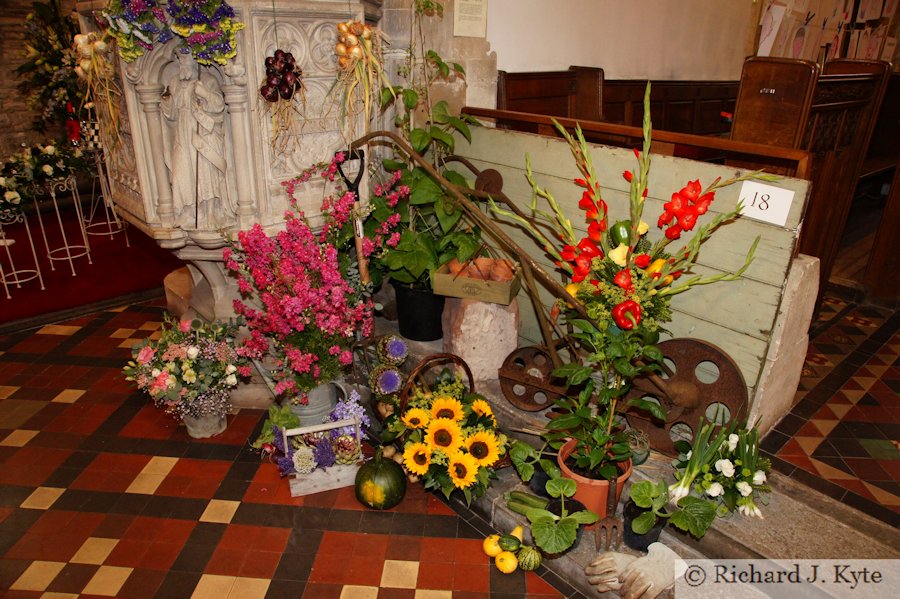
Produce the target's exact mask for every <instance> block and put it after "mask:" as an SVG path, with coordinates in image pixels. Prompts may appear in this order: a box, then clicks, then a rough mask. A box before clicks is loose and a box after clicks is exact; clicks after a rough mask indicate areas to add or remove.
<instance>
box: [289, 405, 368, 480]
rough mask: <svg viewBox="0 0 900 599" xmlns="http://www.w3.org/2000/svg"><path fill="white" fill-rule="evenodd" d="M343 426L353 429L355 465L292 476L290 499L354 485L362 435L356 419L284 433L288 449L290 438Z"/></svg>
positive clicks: (290, 430)
mask: <svg viewBox="0 0 900 599" xmlns="http://www.w3.org/2000/svg"><path fill="white" fill-rule="evenodd" d="M344 426H352V427H354V431H355V432H354V438H355V439H356V445H357V447H359V449H360V454H359V456H360V457H359V460H358V461H357V462H356V463H355V464H335V465H334V466H331V467H329V468H326V469H324V470H323V469H320V468H316V469H315V470H313V471H312V472H310V473H309V474H294V475H293V476H292V477H291V480H290V485H291V497H302V496H303V495H312V494H313V493H321V492H322V491H330V490H331V489H340V488H343V487H349V486H350V485H352V484H354V482H355V481H356V472H357V471H358V470H359V467H360V465H361V464H362V462H363V457H362V433H361V431H360V428H359V419H357V418H348V419H346V420H337V421H335V422H327V423H325V424H317V425H313V426H301V427H297V428H289V429H286V430H285V431H284V446H285V447H288V446H289V443H290V438H291V437H296V436H299V435H308V434H313V433H322V432H326V431H330V430H333V429H336V428H341V427H344Z"/></svg>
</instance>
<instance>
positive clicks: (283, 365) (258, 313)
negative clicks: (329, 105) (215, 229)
mask: <svg viewBox="0 0 900 599" xmlns="http://www.w3.org/2000/svg"><path fill="white" fill-rule="evenodd" d="M343 159H344V156H343V154H342V153H338V154H337V155H335V159H334V160H332V162H331V163H330V164H327V165H325V164H318V165H315V166H313V167H310V168H309V169H307V170H305V171H303V173H301V174H300V175H298V176H297V177H295V178H293V179H291V180H290V181H287V182H285V183H284V187H285V190H286V192H287V194H288V197H289V199H290V202H291V206H292V208H293V210H290V211H288V212H286V213H285V228H284V230H283V231H281V232H279V233H278V234H277V235H275V237H269V236H267V235H266V233H265V232H264V231H263V229H262V227H260V226H259V225H254V226H253V227H252V228H251V229H250V230H249V231H241V232H240V233H238V239H237V243H234V244H232V246H231V247H230V248H226V249H225V253H224V258H225V266H226V267H227V268H228V269H229V270H230V271H231V272H232V273H233V274H234V275H235V276H236V278H237V284H238V289H239V290H240V292H241V294H242V295H243V296H244V297H245V298H248V299H251V300H252V301H251V302H245V301H242V300H236V301H235V304H234V309H235V312H236V313H237V314H240V315H241V316H243V317H244V319H245V320H246V324H247V327H248V329H249V331H250V335H249V336H248V337H247V338H246V339H245V341H244V343H243V345H242V346H241V347H240V348H238V351H239V352H240V353H241V355H243V356H246V357H250V358H254V359H260V358H262V357H264V356H266V355H272V356H274V358H275V369H274V372H273V373H272V374H273V379H274V380H275V383H276V384H275V392H276V393H277V394H279V395H285V396H288V397H291V398H292V400H295V401H297V402H299V403H305V402H306V397H305V392H306V391H309V390H310V389H312V388H314V387H316V386H317V385H319V384H322V383H325V382H328V381H331V380H334V379H335V378H336V377H337V376H338V375H339V374H340V372H341V370H343V369H344V368H345V367H347V366H349V365H350V364H351V363H352V361H353V356H352V353H351V352H350V346H351V345H352V344H353V342H354V341H355V340H356V339H357V336H358V335H361V336H368V335H371V333H372V307H373V304H372V301H371V299H369V294H370V291H371V290H370V286H367V285H366V284H363V283H361V282H360V281H359V278H358V275H357V274H356V272H355V264H354V260H355V259H356V258H357V257H356V256H353V255H352V247H353V224H354V221H355V220H356V219H357V218H360V219H365V218H366V216H368V213H367V212H366V211H365V210H366V209H363V212H362V213H360V212H358V210H359V209H358V208H357V207H355V199H356V198H355V196H354V195H353V194H352V193H350V192H347V191H343V190H338V191H337V192H335V193H332V194H331V195H328V196H327V197H325V198H324V199H323V201H322V214H323V216H324V225H323V227H322V228H321V230H319V231H318V232H314V231H313V230H312V229H311V228H310V226H309V223H308V222H307V220H306V218H305V216H304V214H303V213H302V212H301V211H300V210H298V209H297V201H296V198H295V197H294V194H295V192H296V190H297V189H298V187H299V186H300V185H302V184H304V183H306V182H307V181H309V180H310V179H311V178H312V176H313V175H314V174H315V173H316V172H319V174H320V175H321V177H322V178H324V179H325V180H326V181H329V182H333V181H335V178H336V177H335V175H336V173H337V165H338V164H340V163H341V162H342V161H343ZM392 184H393V183H392ZM380 189H381V191H382V192H386V193H387V194H391V193H399V192H396V191H394V190H392V189H390V186H388V188H384V187H380ZM398 221H399V216H398V217H397V219H395V222H398ZM391 234H392V233H391V226H390V225H388V226H386V227H382V228H380V229H379V230H378V231H376V232H375V234H374V235H373V237H371V238H367V239H365V240H364V243H363V248H364V250H363V253H364V255H365V257H368V256H369V255H370V254H371V253H372V252H376V251H379V248H380V247H381V246H383V244H384V242H387V241H389V240H390V236H391ZM354 275H355V276H354Z"/></svg>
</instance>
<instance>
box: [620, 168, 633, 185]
mask: <svg viewBox="0 0 900 599" xmlns="http://www.w3.org/2000/svg"><path fill="white" fill-rule="evenodd" d="M622 177H624V178H625V180H626V181H628V182H629V183H631V181H632V179H634V175H632V174H631V171H625V172H624V173H622Z"/></svg>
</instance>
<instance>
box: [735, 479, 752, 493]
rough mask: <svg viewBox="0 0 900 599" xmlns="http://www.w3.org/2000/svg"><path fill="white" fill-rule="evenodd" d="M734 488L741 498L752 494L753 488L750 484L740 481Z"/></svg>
mask: <svg viewBox="0 0 900 599" xmlns="http://www.w3.org/2000/svg"><path fill="white" fill-rule="evenodd" d="M734 488H735V489H737V490H738V493H740V494H741V495H742V496H744V497H747V496H748V495H750V493H752V492H753V487H751V486H750V483H748V482H746V481H743V480H742V481H741V482H739V483H738V484H736V485H734Z"/></svg>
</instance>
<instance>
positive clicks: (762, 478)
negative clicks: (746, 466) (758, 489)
mask: <svg viewBox="0 0 900 599" xmlns="http://www.w3.org/2000/svg"><path fill="white" fill-rule="evenodd" d="M753 484H754V485H764V484H766V473H765V472H763V471H762V470H757V471H756V472H754V473H753Z"/></svg>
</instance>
